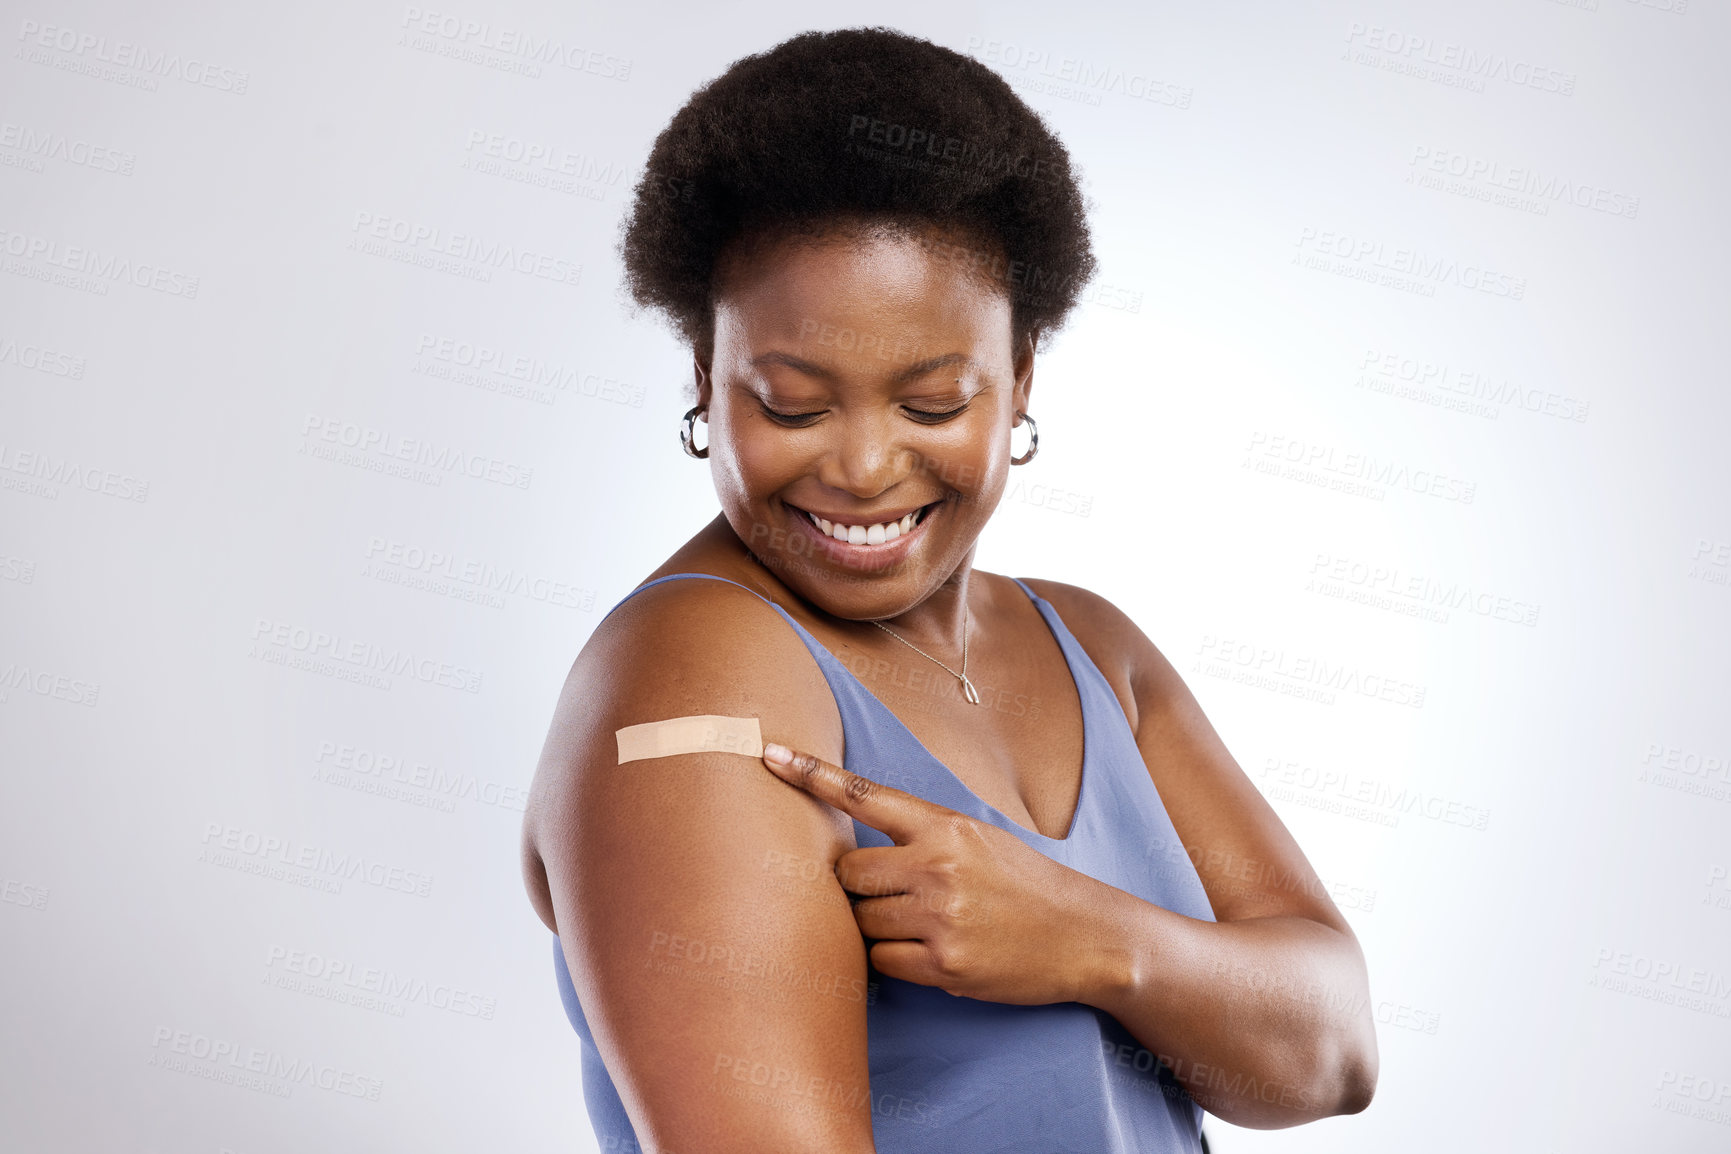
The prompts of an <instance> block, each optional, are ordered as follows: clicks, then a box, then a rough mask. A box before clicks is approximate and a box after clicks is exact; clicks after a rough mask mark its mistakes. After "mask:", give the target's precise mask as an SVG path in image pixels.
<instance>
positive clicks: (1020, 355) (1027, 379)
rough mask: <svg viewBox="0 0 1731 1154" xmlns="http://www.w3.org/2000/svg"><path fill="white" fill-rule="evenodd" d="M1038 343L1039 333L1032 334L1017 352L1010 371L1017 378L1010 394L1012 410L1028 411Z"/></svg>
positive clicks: (1032, 389)
mask: <svg viewBox="0 0 1731 1154" xmlns="http://www.w3.org/2000/svg"><path fill="white" fill-rule="evenodd" d="M1038 342H1039V333H1038V332H1030V333H1029V334H1028V338H1027V340H1026V341H1025V342H1023V344H1022V346H1021V348H1019V349H1017V350H1016V359H1015V361H1014V362H1013V364H1012V367H1011V370H1010V371H1011V372H1012V373H1014V374H1015V378H1016V384H1015V387H1014V389H1013V390H1012V391H1011V394H1010V397H1011V400H1012V401H1013V402H1014V403H1013V404H1012V405H1011V408H1012V410H1014V411H1018V412H1023V413H1025V412H1027V411H1028V398H1029V397H1030V396H1031V395H1032V394H1033V392H1034V347H1035V345H1036V344H1037V343H1038Z"/></svg>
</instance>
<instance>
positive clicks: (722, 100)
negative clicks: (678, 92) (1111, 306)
mask: <svg viewBox="0 0 1731 1154" xmlns="http://www.w3.org/2000/svg"><path fill="white" fill-rule="evenodd" d="M853 224H864V225H867V226H874V225H875V226H881V225H885V224H887V225H889V226H891V227H893V228H897V229H903V230H906V231H909V232H911V233H920V234H923V235H924V236H925V238H926V239H927V241H928V243H927V251H928V252H931V253H934V254H937V255H941V256H944V257H945V259H948V260H952V261H958V262H962V263H965V265H966V266H967V267H968V268H969V269H971V270H973V271H974V272H976V273H979V274H981V275H984V276H988V277H990V278H992V280H994V281H995V282H996V283H997V284H998V285H1000V286H1001V287H1002V289H1003V290H1004V292H1005V293H1006V294H1007V295H1008V297H1009V299H1010V304H1011V324H1012V331H1013V334H1014V337H1015V340H1016V342H1017V344H1018V345H1020V344H1021V343H1022V342H1023V341H1024V340H1025V339H1026V338H1027V337H1029V336H1033V337H1035V338H1036V339H1037V338H1038V337H1039V336H1040V335H1042V334H1044V333H1047V332H1050V331H1052V330H1055V329H1056V328H1058V327H1059V326H1060V325H1062V324H1063V321H1064V318H1065V317H1066V316H1067V315H1068V313H1069V312H1070V309H1071V308H1072V307H1073V306H1074V305H1075V303H1076V300H1077V297H1078V296H1079V295H1080V293H1081V291H1082V288H1083V287H1084V286H1085V285H1086V284H1087V283H1088V281H1089V279H1090V278H1091V277H1092V276H1093V275H1094V271H1095V263H1096V262H1095V260H1094V254H1093V251H1092V249H1091V248H1090V246H1089V240H1088V221H1087V211H1086V205H1085V202H1084V199H1083V196H1082V191H1081V188H1080V187H1079V186H1078V184H1077V181H1076V178H1075V175H1074V174H1073V172H1072V170H1071V166H1070V157H1069V153H1068V152H1067V151H1066V150H1065V148H1064V145H1063V143H1062V142H1061V141H1059V139H1058V138H1057V136H1056V135H1054V134H1053V132H1052V131H1051V129H1049V128H1047V127H1046V124H1045V122H1044V121H1043V120H1041V119H1040V116H1039V114H1038V113H1036V112H1035V111H1034V110H1033V109H1031V108H1029V107H1028V106H1027V105H1026V104H1025V103H1023V102H1022V100H1021V99H1020V98H1019V97H1018V96H1017V95H1016V94H1015V92H1014V91H1013V90H1012V89H1011V88H1010V86H1009V85H1008V84H1007V83H1005V81H1004V79H1003V77H1001V76H999V75H998V74H997V73H996V72H993V71H992V70H991V69H990V68H987V67H986V66H985V65H983V64H981V63H980V62H978V61H977V60H974V59H972V58H970V57H968V56H964V55H962V54H961V53H958V52H953V51H951V50H950V49H948V48H943V47H940V46H939V45H936V44H933V43H932V42H931V41H929V40H922V39H920V38H919V37H915V36H909V35H907V34H906V33H902V32H897V31H895V30H894V29H890V28H850V29H845V30H842V31H836V32H806V33H802V34H800V35H798V36H795V37H793V38H792V39H789V40H785V41H783V42H782V43H780V44H778V45H776V46H775V47H774V48H771V49H770V50H769V51H767V52H762V53H759V54H757V55H754V56H747V57H744V58H743V59H740V60H737V61H735V62H734V63H733V65H732V66H731V67H729V68H728V70H727V71H726V72H724V73H722V74H721V75H720V76H718V77H716V78H715V79H714V80H712V81H710V82H709V83H708V84H706V85H704V86H703V87H701V88H699V89H698V90H697V91H696V92H694V93H693V94H692V96H691V99H690V100H688V101H687V102H686V103H685V106H684V107H683V108H681V109H680V110H679V111H678V112H677V113H676V114H675V115H674V117H673V119H672V121H671V122H670V123H669V124H668V125H667V127H666V128H665V129H663V130H662V132H661V135H660V136H658V137H656V139H655V146H654V148H653V149H651V151H650V154H649V159H648V162H647V164H646V165H645V171H644V174H643V176H642V178H641V179H640V180H639V181H638V183H637V187H636V191H635V195H634V199H633V202H632V206H631V211H630V213H629V214H628V215H627V217H626V219H625V221H624V224H623V226H622V229H621V239H620V254H621V256H622V257H623V258H624V262H625V277H626V285H627V288H628V289H629V290H630V293H631V295H632V297H633V298H634V299H635V300H636V301H637V303H638V304H639V305H642V306H644V307H646V308H650V309H655V310H658V311H660V312H662V313H663V314H665V315H666V316H667V318H668V319H669V320H670V321H671V322H672V323H673V325H674V327H675V328H676V329H677V331H678V332H679V334H680V335H681V336H682V337H683V338H684V339H685V340H686V341H688V342H689V343H690V344H691V346H692V347H693V348H694V349H698V350H702V351H704V352H707V351H708V350H709V345H710V341H711V340H712V337H713V322H714V290H715V273H716V264H717V260H718V259H719V258H721V256H722V254H723V251H724V250H725V249H727V248H728V246H729V245H730V244H733V242H735V241H742V240H749V239H751V238H760V237H772V238H773V237H778V236H784V235H800V234H804V235H820V234H824V233H827V232H830V231H832V230H836V229H838V228H839V229H846V228H848V227H849V226H850V225H853ZM934 230H935V231H936V232H937V233H941V234H945V235H949V236H959V237H962V238H965V240H964V241H963V243H960V244H956V243H950V242H939V243H938V244H936V246H934V245H933V244H931V243H929V237H930V235H931V234H932V233H933V231H934Z"/></svg>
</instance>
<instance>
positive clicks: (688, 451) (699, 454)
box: [679, 405, 709, 461]
mask: <svg viewBox="0 0 1731 1154" xmlns="http://www.w3.org/2000/svg"><path fill="white" fill-rule="evenodd" d="M702 408H703V406H702V405H693V406H691V411H690V412H688V413H686V414H685V417H684V419H683V420H681V421H680V422H679V447H680V448H682V449H684V450H685V455H686V456H688V457H696V458H697V459H698V460H700V461H701V460H702V459H703V458H705V457H707V456H709V446H708V445H705V446H703V448H701V449H699V448H698V447H697V445H696V443H695V442H694V441H693V440H692V435H693V434H694V433H695V431H696V429H697V414H698V412H699V411H701V409H702Z"/></svg>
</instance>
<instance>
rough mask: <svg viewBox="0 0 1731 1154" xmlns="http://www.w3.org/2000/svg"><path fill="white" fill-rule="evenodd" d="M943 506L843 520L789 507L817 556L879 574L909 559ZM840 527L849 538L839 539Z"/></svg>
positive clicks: (939, 503) (855, 515) (848, 516)
mask: <svg viewBox="0 0 1731 1154" xmlns="http://www.w3.org/2000/svg"><path fill="white" fill-rule="evenodd" d="M783 504H784V505H785V504H786V503H785V502H783ZM942 505H943V501H941V500H939V501H933V502H932V503H931V504H929V505H921V506H920V507H919V508H917V509H912V510H908V511H907V512H899V511H898V510H893V509H891V510H885V511H884V512H881V513H869V514H861V513H853V514H842V519H841V520H839V521H838V520H836V519H834V518H831V517H829V516H827V515H824V514H820V513H814V512H812V511H811V510H809V509H801V508H800V507H799V506H797V505H786V507H787V508H788V509H789V510H790V511H792V512H793V513H794V514H796V515H795V517H794V518H793V520H794V522H795V523H796V524H797V525H798V526H799V527H800V530H801V531H802V532H804V533H807V534H810V539H811V541H812V551H813V553H815V554H816V555H819V556H823V557H827V558H828V559H829V560H830V561H831V562H833V563H834V564H836V565H839V566H841V567H842V568H844V569H853V570H864V571H867V572H878V571H882V570H884V569H886V568H888V567H891V566H895V565H899V564H901V563H902V562H903V561H904V560H906V559H907V557H908V555H909V554H910V553H912V552H913V550H914V548H915V547H916V546H917V545H918V544H919V542H920V539H921V538H923V537H924V536H925V529H926V526H927V525H928V524H930V522H931V519H932V517H933V515H935V514H937V513H939V512H940V511H941V507H942ZM868 518H869V521H868ZM903 524H907V525H908V528H907V529H906V530H903V529H902V525H903ZM826 525H827V526H828V528H827V529H826V528H825V526H826ZM838 528H839V530H840V531H841V532H842V533H844V534H846V538H845V539H844V538H841V537H837V536H836V532H837V530H838ZM892 533H893V535H892ZM879 534H881V537H880V536H879ZM855 537H860V538H862V539H861V541H860V543H859V544H855V543H854V538H855Z"/></svg>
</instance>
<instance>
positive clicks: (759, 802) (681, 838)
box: [527, 581, 872, 1152]
mask: <svg viewBox="0 0 1731 1154" xmlns="http://www.w3.org/2000/svg"><path fill="white" fill-rule="evenodd" d="M694 714H722V715H726V716H734V717H756V718H759V719H760V721H761V725H762V729H763V734H764V739H765V740H766V741H769V740H775V741H780V742H782V743H783V744H786V745H790V746H792V747H793V748H797V749H806V750H809V751H811V752H813V753H816V754H817V755H818V756H820V757H823V758H824V759H826V760H830V761H833V762H835V763H837V764H840V762H841V761H842V754H843V750H842V742H841V721H840V717H839V715H838V714H837V712H836V708H835V702H834V699H833V698H832V697H831V696H830V694H829V691H828V689H827V686H826V685H825V683H824V681H823V678H822V675H821V673H820V672H819V671H818V669H817V667H816V665H815V663H814V662H813V661H812V659H811V656H810V655H809V653H808V652H807V651H806V649H805V647H804V645H803V644H802V643H801V642H800V640H799V638H798V636H797V635H796V634H795V633H794V632H793V631H792V630H790V629H789V628H788V627H787V625H786V623H785V622H783V621H782V620H781V619H780V617H779V615H777V614H776V613H775V612H774V610H772V609H770V608H769V607H768V606H766V605H764V604H763V603H762V602H760V601H758V600H757V599H756V598H754V597H751V596H750V595H749V594H747V593H745V592H744V591H742V590H739V589H733V588H730V587H727V586H723V585H720V584H719V583H717V582H709V581H681V582H676V583H670V584H669V585H664V586H658V587H656V588H654V589H650V590H646V591H644V592H642V593H639V594H638V595H637V596H636V597H634V598H632V599H631V600H630V601H629V602H627V603H626V604H625V605H623V606H621V607H620V608H619V609H618V610H617V611H615V612H614V614H613V615H612V616H611V617H609V618H608V619H607V620H606V621H605V622H603V624H602V626H601V627H600V628H598V629H597V631H596V634H595V636H594V637H592V638H591V640H590V643H589V645H587V646H586V647H585V649H584V652H583V654H582V656H581V657H579V659H578V661H577V663H576V665H575V666H574V668H573V670H572V673H571V676H570V678H569V679H568V680H567V682H566V686H565V690H564V693H563V695H562V696H561V699H560V702H559V706H558V709H557V712H556V714H555V718H554V722H553V727H552V731H551V733H550V734H549V736H548V740H547V746H546V749H545V751H544V752H543V754H542V759H541V765H540V767H539V769H538V771H537V774H536V783H535V789H534V791H533V793H532V795H531V801H530V812H529V815H528V823H527V825H528V828H529V830H530V837H531V838H532V841H533V851H534V852H535V853H537V854H538V855H539V858H540V861H541V863H542V864H543V865H544V867H545V871H546V880H547V886H548V897H549V899H550V902H551V906H552V910H553V913H554V916H555V919H556V922H557V925H558V930H559V938H560V942H561V944H562V946H563V948H564V951H565V957H566V961H567V964H568V966H569V968H570V971H571V979H572V983H573V985H574V986H575V988H576V990H577V993H578V996H579V998H580V999H581V1001H582V1005H583V1009H584V1015H585V1017H586V1019H587V1020H588V1023H589V1026H590V1028H591V1031H592V1032H593V1034H594V1037H595V1044H596V1047H597V1049H598V1050H599V1051H600V1053H601V1055H602V1057H603V1059H604V1060H605V1062H606V1064H607V1069H608V1071H609V1073H610V1074H611V1075H612V1077H613V1081H614V1084H615V1086H616V1087H617V1088H618V1090H619V1094H620V1097H621V1099H622V1100H623V1102H624V1104H625V1107H626V1110H627V1111H628V1113H629V1114H630V1116H631V1120H632V1124H633V1126H634V1128H635V1129H636V1130H637V1136H638V1139H639V1141H640V1142H642V1143H644V1145H645V1146H646V1147H647V1148H650V1149H666V1150H670V1151H680V1152H684V1151H691V1150H705V1151H722V1152H725V1151H733V1150H738V1151H748V1150H749V1151H779V1150H800V1149H826V1150H837V1151H869V1150H871V1149H872V1143H871V1112H870V1092H869V1073H868V1068H867V1063H866V1032H865V1005H866V994H867V991H866V983H865V976H866V953H865V945H864V942H863V940H862V939H861V937H860V933H859V929H858V927H857V925H856V924H855V922H854V920H853V915H852V910H851V907H850V905H849V903H848V899H847V896H846V894H845V893H844V892H843V890H842V889H841V886H840V883H839V882H837V880H836V878H835V875H834V873H833V866H834V863H835V859H836V858H837V857H839V856H840V855H841V854H842V853H844V852H846V851H847V850H849V849H852V848H853V833H852V825H851V822H849V821H848V819H847V818H846V817H845V815H842V814H840V813H839V812H838V811H836V810H834V809H831V808H830V807H828V806H825V805H823V804H822V803H821V802H818V801H817V800H816V799H815V798H812V797H811V796H809V795H807V794H805V793H804V792H802V791H800V790H798V789H795V788H794V787H792V786H790V785H787V784H786V783H784V782H782V781H781V780H780V779H778V778H777V777H775V775H774V774H772V773H770V771H769V770H768V768H767V767H765V766H764V765H763V764H762V763H761V762H760V761H759V760H758V759H756V758H752V757H747V756H743V755H740V754H735V753H700V754H683V755H678V756H672V757H662V758H654V759H649V760H644V761H634V762H628V763H626V764H624V765H619V764H616V762H617V749H616V745H615V740H614V731H615V730H617V729H619V728H621V727H623V726H626V725H633V724H638V723H641V722H647V721H660V720H665V719H668V718H674V717H685V716H691V715H694Z"/></svg>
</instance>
